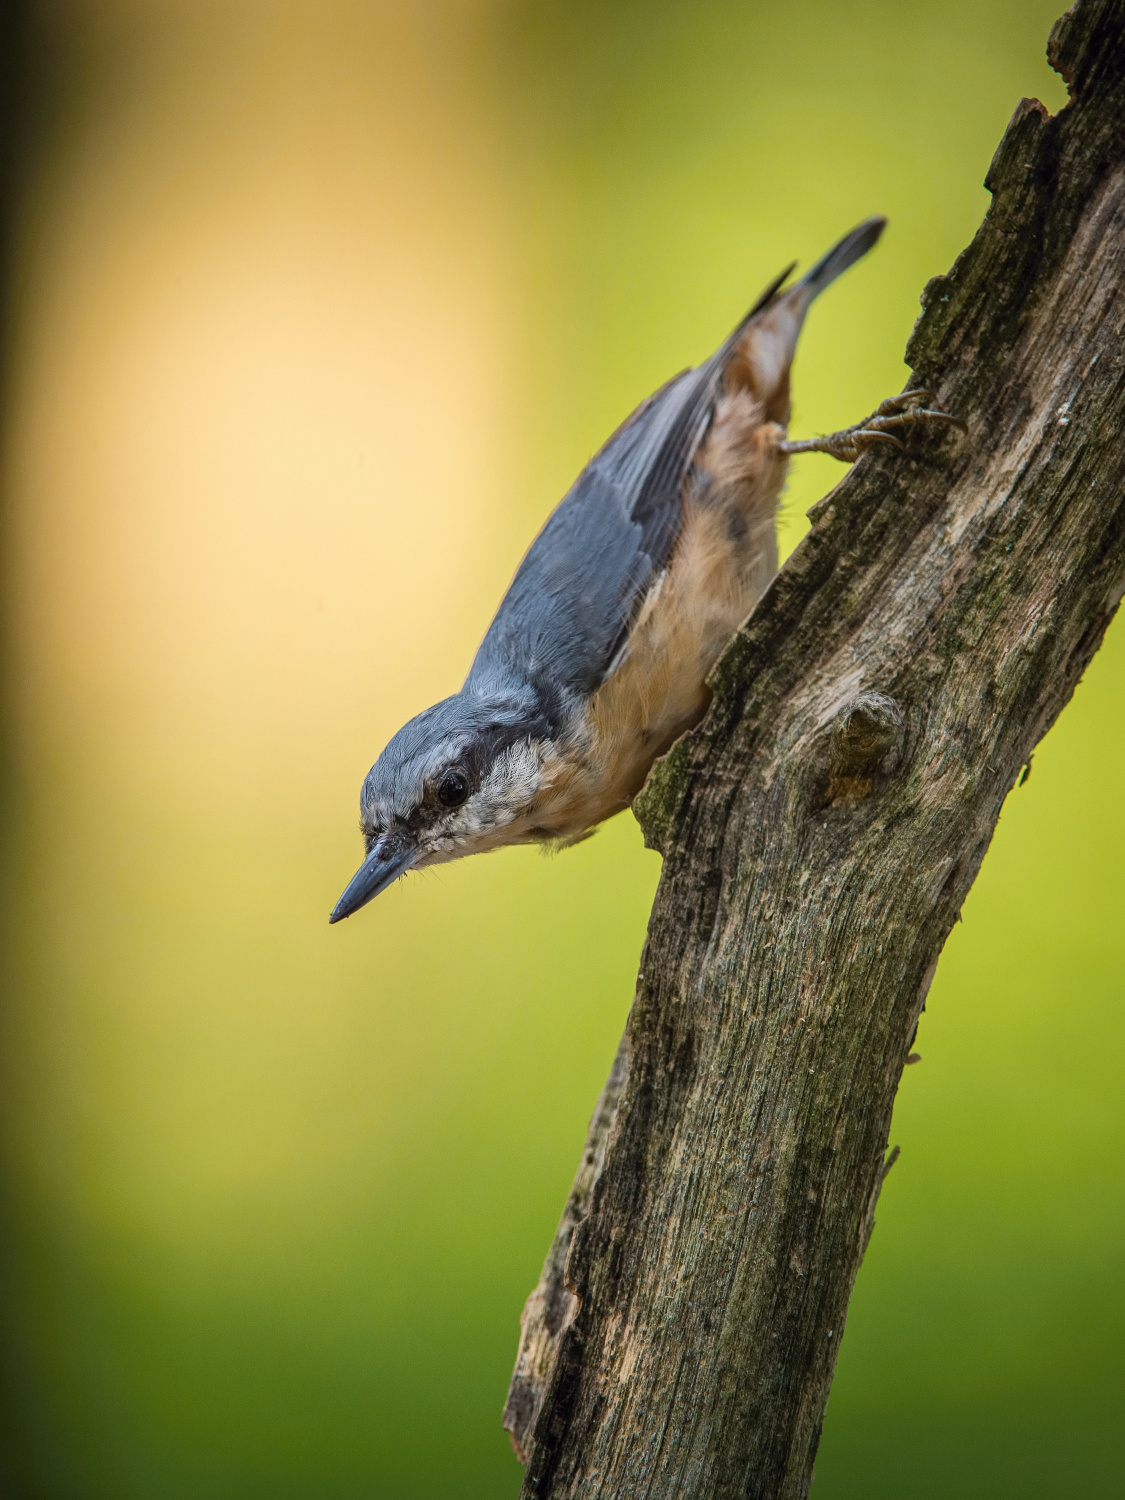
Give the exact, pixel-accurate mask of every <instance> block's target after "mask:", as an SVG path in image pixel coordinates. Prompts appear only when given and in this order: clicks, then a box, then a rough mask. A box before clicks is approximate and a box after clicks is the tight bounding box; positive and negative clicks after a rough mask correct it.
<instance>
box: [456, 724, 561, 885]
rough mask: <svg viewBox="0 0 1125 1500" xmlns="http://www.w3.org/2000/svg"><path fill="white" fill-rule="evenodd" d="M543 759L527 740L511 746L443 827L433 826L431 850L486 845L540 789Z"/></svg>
mask: <svg viewBox="0 0 1125 1500" xmlns="http://www.w3.org/2000/svg"><path fill="white" fill-rule="evenodd" d="M542 766H543V762H542V758H541V756H540V754H539V751H538V749H537V748H536V747H535V746H533V745H529V744H528V742H527V741H526V740H522V741H520V742H519V743H518V744H515V745H510V746H509V747H508V749H507V750H505V751H504V752H503V754H501V755H498V756H497V758H496V760H495V761H494V762H493V763H492V766H491V768H490V770H489V772H488V775H487V776H486V777H485V779H484V781H483V782H482V783H481V786H480V789H479V790H478V791H477V792H476V793H474V795H473V796H472V797H470V798H469V800H468V802H466V803H465V805H464V807H461V808H458V810H457V812H456V813H454V815H453V816H452V817H451V818H450V819H449V821H448V823H446V824H445V826H444V827H443V828H439V829H435V830H434V832H433V833H432V834H431V836H430V838H429V840H428V841H427V842H428V843H429V847H430V849H431V850H432V851H433V852H434V854H437V855H438V856H439V857H440V856H442V855H446V856H449V855H458V854H468V853H471V852H472V851H473V849H474V848H476V849H480V848H485V847H488V846H489V845H490V844H491V843H492V842H493V840H494V839H495V837H496V835H497V834H498V833H499V832H500V830H501V829H503V828H506V827H508V825H509V824H511V823H512V822H514V821H515V819H516V818H518V817H519V815H520V814H521V813H522V812H523V811H524V809H525V808H526V807H527V804H528V803H529V802H530V801H531V799H532V797H534V795H535V793H536V792H537V791H538V790H539V784H540V781H541V779H542Z"/></svg>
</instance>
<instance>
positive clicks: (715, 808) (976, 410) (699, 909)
mask: <svg viewBox="0 0 1125 1500" xmlns="http://www.w3.org/2000/svg"><path fill="white" fill-rule="evenodd" d="M1048 51H1049V55H1050V57H1051V60H1052V63H1053V64H1054V66H1055V67H1056V68H1057V69H1058V71H1059V72H1060V73H1062V75H1063V77H1064V78H1065V79H1066V80H1067V82H1068V85H1069V87H1070V91H1071V102H1070V104H1069V105H1068V106H1067V107H1066V108H1064V109H1063V110H1062V111H1060V113H1059V114H1058V115H1056V116H1054V117H1051V116H1050V115H1049V114H1048V112H1047V111H1046V110H1045V109H1044V108H1043V106H1042V105H1041V104H1039V103H1038V102H1037V101H1035V100H1024V101H1023V102H1022V103H1021V104H1020V106H1019V108H1018V109H1017V110H1016V112H1015V115H1014V117H1013V119H1012V122H1011V124H1010V125H1009V127H1008V130H1007V133H1006V135H1005V136H1004V139H1003V141H1002V142H1001V144H1000V147H999V149H998V151H997V153H996V156H995V158H994V160H993V163H992V166H991V169H990V171H989V174H988V178H987V186H988V187H989V188H990V190H991V192H992V194H993V200H992V205H991V208H990V210H989V213H988V215H987V217H986V219H985V221H984V223H983V225H982V226H981V228H980V230H979V231H978V233H977V235H976V237H975V239H974V240H973V243H972V244H971V245H970V246H969V248H968V249H967V250H966V251H964V252H963V254H962V255H961V256H960V257H959V259H958V260H957V262H956V264H955V265H954V267H953V269H952V270H951V271H950V272H949V274H948V275H947V276H942V277H938V278H936V279H935V280H934V281H931V282H930V284H929V285H928V286H927V287H926V289H925V292H924V294H923V299H922V305H923V312H922V315H921V317H920V319H919V321H918V324H917V326H916V328H915V331H914V334H913V336H912V338H911V340H910V344H909V346H908V349H907V361H908V363H909V364H910V366H911V367H912V369H913V372H914V375H913V379H912V380H911V382H910V384H911V385H912V386H914V387H927V388H929V389H931V390H934V391H936V392H937V393H938V396H939V398H940V400H941V403H942V405H943V406H944V408H945V409H946V410H947V411H951V412H955V413H957V414H958V415H960V416H962V417H964V418H965V419H966V420H967V422H968V424H969V431H968V435H967V436H966V437H961V436H956V435H951V436H947V437H944V438H941V437H927V438H923V439H912V440H911V446H910V448H909V451H908V452H907V453H906V454H905V455H902V456H897V457H891V458H887V457H885V456H883V455H881V454H880V455H876V454H869V455H868V456H866V457H865V458H863V459H862V460H861V462H860V463H859V464H857V465H856V466H855V468H854V469H853V470H852V471H851V472H850V473H849V474H848V476H847V477H846V478H845V479H844V481H843V483H842V484H840V485H839V487H838V488H837V489H836V490H834V491H833V492H832V494H830V495H829V496H828V497H827V498H826V499H825V500H823V501H821V502H820V504H819V505H817V506H816V507H815V508H814V510H813V511H812V513H811V515H812V522H813V525H812V531H811V533H810V534H809V536H808V537H807V538H806V540H805V541H804V542H803V543H802V545H801V546H800V547H799V548H798V549H797V551H796V552H795V553H794V554H793V556H792V558H791V559H790V560H789V562H788V563H787V564H786V566H785V567H784V568H783V569H782V571H781V573H780V574H779V575H778V577H777V578H776V580H775V581H774V584H773V585H772V587H771V589H770V591H769V593H768V594H767V595H766V597H765V598H764V599H763V601H762V603H761V605H760V606H759V607H758V609H757V610H756V611H755V612H754V614H753V615H752V616H751V618H750V620H749V621H748V622H747V624H746V625H745V626H744V627H743V629H742V630H741V631H740V632H739V634H738V636H737V637H736V638H735V640H734V642H733V643H732V645H731V646H730V648H729V650H728V651H727V653H726V654H725V656H724V657H723V659H722V661H721V662H720V664H719V666H718V668H717V669H716V672H715V675H714V679H713V685H714V688H715V698H714V702H713V705H712V708H711V710H710V712H709V714H708V717H707V719H706V720H705V721H704V723H703V725H702V726H701V727H700V729H698V730H697V731H695V732H694V733H693V734H691V735H689V736H687V737H686V738H685V739H684V740H682V741H680V742H679V744H678V745H677V746H676V747H675V748H674V749H673V750H672V752H671V753H670V754H669V755H668V756H667V757H666V758H665V760H664V761H663V762H661V763H660V764H659V765H658V766H657V767H656V768H655V769H654V771H653V774H652V776H651V777H650V779H649V782H648V784H647V786H646V787H645V789H644V791H643V792H642V794H641V796H640V798H639V799H638V803H637V815H638V817H639V818H640V820H641V823H642V825H643V827H644V830H645V834H646V838H647V840H648V841H649V842H650V844H652V845H653V846H655V847H656V848H658V849H660V850H661V851H662V853H663V855H664V866H663V873H662V877H661V882H660V888H659V891H658V893H657V897H656V903H655V906H654V908H653V913H652V919H651V922H650V926H649V933H648V941H647V945H646V948H645V953H644V957H643V959H642V965H641V973H640V976H639V979H638V984H637V993H636V999H635V1001H634V1004H633V1009H632V1013H631V1015H630V1018H629V1023H628V1028H627V1032H626V1037H625V1040H624V1042H623V1043H622V1051H621V1052H620V1053H619V1055H618V1060H617V1062H616V1063H615V1068H614V1074H613V1075H611V1079H610V1082H609V1084H608V1085H607V1089H606V1092H605V1094H604V1095H603V1098H602V1100H601V1102H600V1104H599V1110H598V1114H597V1115H596V1116H595V1120H594V1122H593V1124H592V1126H591V1136H590V1141H589V1142H588V1146H587V1152H586V1154H585V1155H584V1158H583V1164H582V1166H581V1168H580V1170H579V1176H578V1179H577V1180H576V1183H575V1188H574V1191H573V1193H572V1195H571V1199H570V1201H569V1202H568V1205H567V1211H566V1214H565V1215H564V1218H563V1221H562V1223H561V1225H560V1227H559V1232H558V1235H557V1237H556V1240H555V1244H554V1245H553V1247H552V1250H551V1254H550V1256H549V1258H548V1261H547V1265H546V1266H545V1268H544V1274H543V1278H542V1280H541V1281H540V1284H539V1286H538V1287H537V1288H536V1291H535V1292H534V1293H533V1294H532V1297H531V1299H530V1300H529V1302H528V1306H527V1309H526V1311H525V1315H524V1327H523V1339H522V1343H521V1349H520V1355H519V1362H518V1364H517V1367H516V1374H515V1376H514V1378H513V1383H512V1391H511V1395H510V1397H509V1404H508V1408H507V1410H506V1413H505V1425H506V1426H508V1427H509V1429H510V1430H511V1431H512V1433H513V1437H514V1439H515V1440H516V1443H517V1451H521V1450H522V1455H523V1456H524V1457H525V1458H526V1460H527V1472H526V1476H525V1481H524V1488H523V1495H524V1496H525V1497H532V1496H535V1497H539V1500H547V1497H562V1496H582V1497H583V1500H592V1497H595V1496H597V1497H604V1500H610V1497H613V1500H617V1497H621V1496H626V1495H628V1496H630V1497H633V1500H641V1497H651V1500H657V1497H661V1500H662V1497H673V1496H675V1497H677V1500H692V1497H704V1496H706V1497H708V1500H723V1497H727V1496H740V1497H750V1496H753V1497H763V1500H764V1497H770V1500H773V1497H796V1496H803V1495H805V1494H806V1492H807V1490H808V1487H809V1484H810V1482H811V1477H812V1464H813V1459H814V1456H815V1453H816V1446H817V1441H818V1438H819V1435H820V1429H821V1422H822V1419H823V1416H824V1410H825V1407H826V1405H827V1401H828V1393H829V1387H830V1384H831V1379H832V1373H833V1367H834V1365H835V1359H836V1351H837V1348H838V1347H839V1343H840V1336H841V1334H842V1333H843V1328H844V1319H845V1316H846V1313H847V1306H848V1299H849V1296H850V1294H851V1289H852V1284H853V1281H854V1279H855V1275H856V1271H857V1270H858V1268H859V1264H860V1261H861V1259H862V1257H863V1252H864V1249H865V1247H866V1244H867V1241H868V1238H869V1236H870V1233H871V1228H872V1224H873V1216H874V1211H875V1205H876V1202H877V1200H878V1197H879V1190H880V1187H881V1184H882V1181H883V1177H884V1174H885V1170H886V1163H885V1159H884V1156H885V1151H886V1146H887V1136H888V1130H889V1127H890V1119H891V1110H892V1106H893V1103H894V1096H895V1091H896V1088H897V1086H898V1081H899V1077H900V1075H901V1072H902V1068H903V1065H904V1063H905V1062H906V1060H907V1057H908V1053H909V1050H910V1044H911V1041H912V1039H913V1036H914V1032H915V1028H916V1026H917V1022H918V1016H919V1013H920V1011H921V1010H922V1007H923V1006H924V1004H925V999H926V992H927V989H928V987H929V984H930V980H931V978H932V976H933V973H934V970H935V967H936V965H937V960H938V956H939V954H940V953H941V949H942V945H943V944H944V942H945V939H946V937H947V935H948V933H949V931H950V928H951V927H952V925H953V923H954V922H955V921H956V920H957V917H958V913H959V911H960V908H961V904H962V902H963V900H964V898H965V895H966V893H967V891H968V889H969V887H970V885H971V883H972V881H973V879H974V877H975V875H976V872H977V870H978V868H979V867H980V863H981V859H982V858H983V856H984V853H985V850H986V849H987V847H988V844H989V840H990V839H991V837H992V832H993V829H994V828H995V826H996V820H997V818H998V816H999V813H1000V808H1001V805H1002V804H1003V801H1004V798H1005V796H1006V795H1007V793H1008V791H1009V790H1010V788H1011V787H1012V785H1013V783H1014V782H1015V781H1016V779H1017V777H1018V775H1019V773H1020V769H1021V767H1022V766H1023V765H1024V764H1025V763H1026V762H1027V760H1028V758H1029V756H1030V755H1031V752H1032V750H1033V748H1034V746H1035V745H1036V743H1037V742H1038V740H1039V739H1040V737H1041V736H1042V735H1043V734H1044V733H1045V732H1046V731H1047V729H1048V728H1049V727H1050V725H1051V724H1052V723H1053V722H1054V720H1055V718H1056V716H1057V715H1058V713H1059V712H1060V710H1061V709H1062V707H1063V706H1064V705H1065V703H1066V702H1067V700H1068V699H1069V697H1070V695H1071V693H1072V692H1073V691H1074V688H1075V685H1076V684H1077V682H1078V680H1079V678H1080V677H1081V675H1082V672H1083V670H1084V669H1085V667H1086V665H1087V663H1088V662H1089V661H1090V659H1091V657H1092V656H1093V654H1094V652H1095V651H1096V650H1097V648H1098V646H1099V644H1100V642H1101V640H1102V636H1103V633H1104V631H1105V629H1106V626H1107V624H1108V623H1109V621H1110V619H1111V618H1112V616H1113V614H1114V611H1115V610H1116V608H1117V605H1118V602H1119V600H1120V598H1121V594H1122V591H1123V589H1125V498H1123V491H1125V442H1123V441H1122V438H1121V434H1122V432H1123V429H1125V338H1123V330H1125V286H1123V281H1125V0H1079V3H1078V4H1077V5H1076V6H1075V7H1074V9H1073V10H1072V11H1071V12H1070V13H1069V14H1068V15H1067V16H1065V17H1063V18H1062V20H1061V21H1060V22H1059V23H1058V24H1057V25H1056V27H1055V29H1054V31H1053V33H1052V36H1051V40H1050V44H1049V48H1048Z"/></svg>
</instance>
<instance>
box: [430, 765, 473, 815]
mask: <svg viewBox="0 0 1125 1500" xmlns="http://www.w3.org/2000/svg"><path fill="white" fill-rule="evenodd" d="M468 795H469V783H468V780H467V778H466V777H464V776H462V774H461V772H460V771H446V773H445V775H444V776H443V777H442V778H441V780H440V781H439V782H438V786H437V796H438V801H439V802H440V803H441V805H442V807H460V806H461V804H462V802H464V800H465V798H466V797H467V796H468Z"/></svg>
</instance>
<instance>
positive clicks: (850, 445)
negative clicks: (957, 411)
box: [778, 390, 968, 464]
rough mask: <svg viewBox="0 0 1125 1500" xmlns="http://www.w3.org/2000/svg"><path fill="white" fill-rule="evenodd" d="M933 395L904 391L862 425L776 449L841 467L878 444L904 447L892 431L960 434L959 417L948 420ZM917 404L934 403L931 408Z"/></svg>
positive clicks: (963, 430)
mask: <svg viewBox="0 0 1125 1500" xmlns="http://www.w3.org/2000/svg"><path fill="white" fill-rule="evenodd" d="M936 400H937V398H936V397H935V396H934V393H933V391H922V390H919V391H904V392H903V393H902V395H901V396H888V398H887V399H886V401H882V402H880V404H879V406H878V408H877V409H876V411H874V412H873V413H872V415H871V416H869V417H868V418H867V419H866V420H865V421H863V422H857V423H856V424H855V426H854V427H845V428H844V429H843V430H842V431H841V432H830V433H829V434H828V435H827V436H826V437H820V438H807V439H805V440H804V441H802V442H796V443H791V442H788V441H785V442H782V443H780V444H779V445H778V447H779V449H780V451H781V452H782V453H827V454H829V455H830V456H831V457H832V458H838V459H839V460H840V462H841V463H845V464H853V463H855V461H856V459H857V458H859V457H860V455H861V454H863V453H866V452H867V450H868V449H869V448H875V447H877V446H878V445H879V444H880V443H890V444H892V445H893V446H894V447H896V448H902V447H903V446H904V444H903V442H902V440H901V439H900V438H899V437H897V436H896V435H895V432H894V431H892V429H898V430H899V431H903V430H906V429H909V428H911V427H918V426H931V425H937V426H942V425H945V426H949V427H957V428H959V429H960V431H962V432H967V431H968V428H967V427H966V425H965V423H964V422H963V421H962V420H961V418H960V417H954V416H950V414H949V412H946V411H942V409H941V408H940V407H939V406H938V405H936ZM918 402H923V403H924V402H934V403H935V404H934V405H932V406H926V405H921V406H919V405H918V404H917V403H918Z"/></svg>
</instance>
